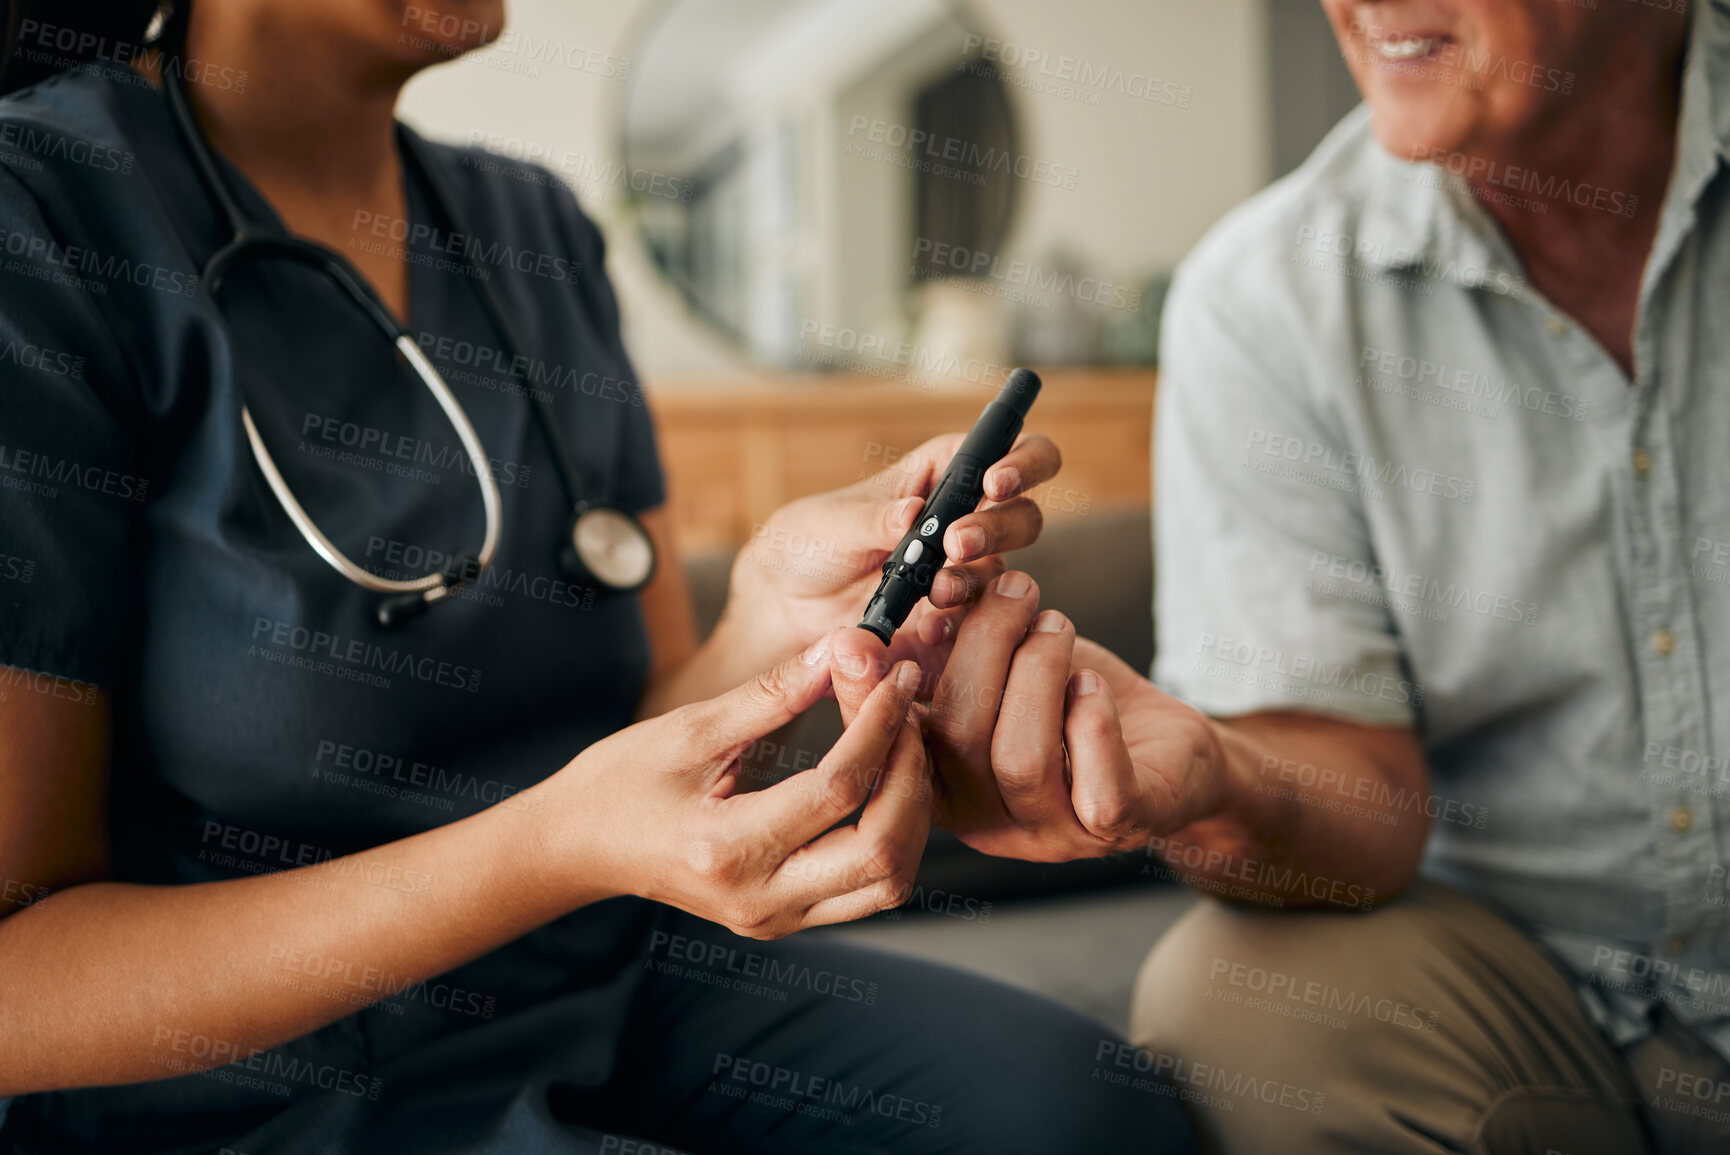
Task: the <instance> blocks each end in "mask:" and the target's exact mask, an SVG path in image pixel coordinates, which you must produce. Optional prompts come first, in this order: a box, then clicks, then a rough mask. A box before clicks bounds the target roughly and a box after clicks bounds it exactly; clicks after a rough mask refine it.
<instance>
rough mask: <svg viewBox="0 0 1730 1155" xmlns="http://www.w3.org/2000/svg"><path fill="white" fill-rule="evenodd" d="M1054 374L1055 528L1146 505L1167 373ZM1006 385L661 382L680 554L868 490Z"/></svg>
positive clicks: (1051, 494) (843, 379)
mask: <svg viewBox="0 0 1730 1155" xmlns="http://www.w3.org/2000/svg"><path fill="white" fill-rule="evenodd" d="M1042 377H1043V378H1044V381H1045V388H1044V390H1043V391H1042V392H1041V394H1040V396H1039V401H1038V404H1036V405H1035V406H1034V408H1033V412H1032V414H1031V415H1030V416H1029V419H1028V423H1027V429H1028V431H1029V432H1038V433H1043V434H1045V435H1046V436H1048V437H1050V438H1051V439H1052V440H1053V441H1055V442H1056V443H1057V445H1058V448H1059V449H1061V450H1062V451H1063V460H1064V464H1063V471H1062V473H1061V474H1059V475H1058V477H1057V478H1056V480H1055V481H1053V482H1051V483H1050V484H1048V485H1046V486H1042V487H1041V489H1040V490H1039V491H1037V492H1036V494H1035V496H1036V499H1037V500H1038V501H1039V502H1040V504H1041V506H1042V508H1043V510H1044V512H1045V516H1046V520H1047V522H1048V523H1056V522H1061V521H1063V520H1066V519H1068V518H1073V517H1082V516H1087V515H1089V514H1092V513H1096V512H1102V511H1105V510H1112V509H1125V508H1139V507H1144V506H1146V505H1147V504H1148V503H1149V500H1150V497H1151V477H1150V469H1151V457H1150V451H1151V444H1152V437H1153V398H1154V390H1155V387H1156V383H1157V376H1156V374H1155V373H1153V372H1152V371H1149V370H1092V369H1086V370H1066V371H1065V370H1059V371H1053V372H1050V373H1046V374H1042ZM996 387H997V383H995V382H994V383H992V384H990V385H983V384H981V385H971V384H958V385H943V386H940V387H937V388H924V387H921V386H918V385H912V384H905V383H901V382H885V381H880V380H877V379H875V378H871V377H864V376H859V377H854V376H848V375H843V374H833V375H819V376H800V377H775V378H768V379H763V380H758V381H751V382H747V383H738V382H729V383H714V382H704V381H693V380H678V379H668V380H662V381H656V382H651V383H649V385H648V389H647V395H648V401H649V406H650V408H651V409H652V410H653V411H654V415H655V421H656V426H657V429H658V432H659V437H660V449H661V461H662V464H663V465H664V467H665V469H666V472H667V484H668V503H669V506H670V508H671V510H672V514H673V525H674V532H675V534H676V535H677V539H678V541H679V544H680V549H681V550H682V552H684V553H686V554H698V553H710V552H730V551H733V550H736V549H737V548H738V547H739V546H740V545H741V544H743V543H744V542H745V541H746V540H748V539H749V538H750V536H751V534H752V532H753V530H754V529H755V528H756V527H757V526H759V525H761V524H762V523H763V521H764V519H766V518H767V517H768V516H769V515H770V514H771V513H773V512H774V511H775V510H776V509H778V508H780V507H781V506H782V505H785V504H786V503H787V502H789V501H793V500H795V499H797V498H800V497H804V496H806V495H808V494H812V493H820V492H823V491H824V490H829V489H838V488H840V487H842V486H847V485H852V484H853V483H855V482H857V481H861V480H863V479H865V478H867V477H869V476H871V475H872V474H874V473H877V472H878V471H879V470H881V469H883V468H885V467H886V466H888V465H891V464H893V463H894V462H895V461H896V460H897V459H899V458H900V457H901V456H903V455H905V454H906V453H908V452H909V451H911V450H913V449H915V448H917V447H918V446H919V445H920V444H922V443H923V442H925V441H926V440H928V439H929V438H931V437H935V436H937V435H938V434H941V433H951V432H955V433H961V432H965V431H966V430H967V428H968V427H969V426H970V425H971V424H972V423H973V421H974V419H975V418H977V417H978V415H979V410H980V409H981V408H982V407H983V406H984V405H985V403H986V402H987V401H989V400H991V398H992V396H993V395H994V394H995V392H996Z"/></svg>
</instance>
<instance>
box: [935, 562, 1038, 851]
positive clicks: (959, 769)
mask: <svg viewBox="0 0 1730 1155" xmlns="http://www.w3.org/2000/svg"><path fill="white" fill-rule="evenodd" d="M1038 608H1039V589H1038V587H1037V586H1035V585H1034V584H1033V579H1032V578H1030V577H1028V576H1027V575H1026V574H1024V573H1021V572H1020V571H1018V570H1011V571H1009V572H1008V573H1006V574H1004V575H1003V576H1002V577H1000V578H998V579H997V581H996V582H994V583H993V584H992V587H991V589H990V590H989V591H987V593H986V594H985V596H984V597H983V598H981V599H980V600H979V604H978V605H976V606H975V607H973V609H972V611H971V612H969V613H968V615H967V617H966V619H965V620H964V621H963V622H962V623H961V630H960V632H959V633H958V634H957V636H956V640H955V648H954V649H953V650H951V651H950V654H949V661H948V663H947V664H946V665H945V666H944V669H943V677H942V678H941V679H939V680H938V683H937V692H936V694H935V695H934V696H933V697H932V700H931V711H930V715H929V722H928V726H927V729H928V730H929V731H930V732H931V734H932V741H933V742H934V743H936V744H938V745H939V746H940V748H941V750H942V752H943V753H944V754H946V755H949V756H947V757H942V758H940V759H939V767H940V770H941V773H942V775H943V789H944V791H945V792H946V794H947V795H948V804H949V806H950V807H951V809H956V810H959V811H961V812H964V813H970V814H974V815H977V816H981V817H989V816H991V815H1003V814H1004V813H1005V812H1004V810H1003V803H1002V799H1001V797H1000V796H999V794H998V791H997V783H996V780H995V779H994V778H993V777H992V775H991V757H990V754H991V733H992V731H993V730H994V729H995V728H996V725H997V705H998V700H999V698H1000V697H1001V696H1002V693H1003V684H1004V682H1005V681H1006V680H1007V678H1008V676H1009V663H1010V660H1011V658H1012V657H1013V656H1014V653H1015V649H1016V647H1017V646H1019V645H1020V644H1021V642H1022V639H1023V638H1025V637H1026V635H1027V627H1028V625H1029V624H1031V622H1032V621H1033V615H1034V613H1035V612H1036V611H1037V610H1038Z"/></svg>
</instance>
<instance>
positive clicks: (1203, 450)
mask: <svg viewBox="0 0 1730 1155" xmlns="http://www.w3.org/2000/svg"><path fill="white" fill-rule="evenodd" d="M1241 288H1242V286H1241V285H1237V286H1233V287H1232V288H1229V289H1228V288H1227V286H1226V284H1225V282H1224V279H1223V278H1220V277H1217V276H1213V277H1210V276H1208V275H1207V272H1206V270H1201V271H1192V270H1188V269H1186V270H1184V271H1182V272H1180V274H1179V277H1178V279H1177V282H1176V283H1175V284H1174V286H1173V289H1172V294H1171V297H1170V300H1169V303H1168V305H1167V309H1166V315H1165V319H1164V323H1163V324H1162V327H1161V328H1162V331H1163V333H1164V334H1165V335H1166V336H1165V348H1164V350H1163V355H1162V358H1161V369H1160V388H1159V402H1158V412H1157V423H1156V429H1157V432H1156V435H1155V446H1154V460H1155V490H1154V492H1155V516H1154V530H1155V542H1156V550H1155V556H1156V559H1157V570H1158V572H1157V582H1156V586H1155V589H1156V591H1157V592H1156V595H1155V599H1154V600H1155V617H1156V621H1157V625H1158V639H1159V653H1158V656H1157V658H1156V659H1155V663H1154V680H1155V681H1156V682H1157V683H1158V684H1159V685H1160V687H1161V688H1162V689H1164V690H1166V691H1167V692H1168V693H1171V694H1173V695H1175V696H1177V697H1179V698H1182V699H1183V700H1185V701H1187V702H1190V703H1191V704H1193V705H1195V706H1196V707H1198V708H1199V709H1201V710H1203V711H1205V712H1207V713H1209V714H1213V715H1217V716H1233V715H1240V714H1247V713H1253V712H1256V711H1262V710H1303V711H1309V712H1315V713H1324V714H1330V715H1335V716H1340V717H1344V718H1348V719H1352V720H1356V721H1362V722H1368V723H1377V724H1388V725H1398V724H1416V723H1417V720H1418V717H1419V711H1420V709H1421V706H1422V698H1421V693H1420V692H1419V690H1418V688H1417V687H1416V686H1415V685H1414V684H1413V682H1412V680H1411V678H1410V675H1409V672H1408V671H1407V669H1406V666H1405V662H1404V661H1403V659H1402V655H1401V649H1400V645H1399V639H1398V636H1397V631H1396V629H1395V626H1394V623H1393V621H1392V620H1391V618H1390V616H1389V614H1388V611H1387V608H1386V606H1385V605H1384V604H1380V601H1379V599H1377V598H1375V597H1374V595H1373V591H1375V590H1377V589H1379V588H1380V587H1379V585H1378V584H1377V583H1375V582H1368V583H1366V582H1364V581H1363V580H1362V576H1361V575H1363V574H1365V573H1374V572H1375V571H1374V569H1373V567H1374V564H1375V556H1374V550H1373V548H1372V543H1371V538H1370V533H1369V527H1368V524H1367V522H1366V519H1365V517H1364V509H1363V501H1364V497H1363V494H1364V491H1365V482H1364V479H1363V478H1362V477H1361V476H1360V475H1359V473H1358V467H1359V462H1360V460H1361V456H1360V455H1359V454H1357V453H1355V452H1354V451H1353V448H1352V446H1351V445H1349V444H1348V443H1347V438H1346V436H1345V435H1344V434H1343V433H1342V431H1341V429H1340V428H1338V426H1339V424H1340V423H1339V422H1338V421H1337V420H1335V419H1334V415H1333V414H1332V413H1331V412H1330V411H1329V409H1328V406H1327V405H1326V401H1325V393H1324V390H1325V388H1326V387H1328V386H1329V385H1332V386H1334V387H1345V386H1347V385H1349V383H1348V382H1331V383H1329V382H1314V381H1309V380H1306V375H1305V371H1304V363H1305V358H1304V357H1303V349H1302V348H1301V345H1300V344H1299V342H1300V341H1301V340H1302V338H1301V336H1298V335H1297V334H1298V333H1300V332H1301V330H1300V328H1299V326H1297V325H1295V324H1294V323H1293V322H1292V320H1291V318H1290V317H1288V316H1285V315H1283V314H1282V311H1281V309H1280V308H1278V307H1277V303H1276V302H1274V301H1271V300H1270V301H1268V302H1266V307H1265V308H1264V309H1262V310H1258V309H1256V308H1255V307H1254V303H1253V302H1252V301H1246V300H1244V299H1243V297H1244V294H1243V293H1242V292H1241ZM1258 314H1261V315H1258ZM1342 574H1351V575H1355V580H1350V581H1343V580H1337V579H1338V578H1339V576H1340V575H1342ZM1366 591H1370V596H1368V597H1366V596H1365V593H1366ZM1350 595H1356V596H1355V597H1353V596H1350Z"/></svg>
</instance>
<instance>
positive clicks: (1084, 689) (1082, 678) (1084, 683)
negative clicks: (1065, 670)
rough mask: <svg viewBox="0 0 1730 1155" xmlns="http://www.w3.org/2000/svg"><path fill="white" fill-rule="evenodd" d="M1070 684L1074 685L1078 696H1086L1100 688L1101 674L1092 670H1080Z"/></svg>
mask: <svg viewBox="0 0 1730 1155" xmlns="http://www.w3.org/2000/svg"><path fill="white" fill-rule="evenodd" d="M1069 684H1070V685H1071V686H1072V687H1074V689H1075V696H1076V697H1077V698H1085V697H1087V695H1089V694H1091V693H1093V692H1094V691H1095V690H1097V689H1099V675H1098V674H1096V673H1094V672H1093V671H1092V670H1078V671H1076V674H1075V677H1073V678H1071V679H1070V680H1069Z"/></svg>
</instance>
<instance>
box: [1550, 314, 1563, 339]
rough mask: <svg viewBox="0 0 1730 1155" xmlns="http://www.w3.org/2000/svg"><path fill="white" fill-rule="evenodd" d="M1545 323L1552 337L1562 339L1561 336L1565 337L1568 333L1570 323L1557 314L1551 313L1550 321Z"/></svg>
mask: <svg viewBox="0 0 1730 1155" xmlns="http://www.w3.org/2000/svg"><path fill="white" fill-rule="evenodd" d="M1545 323H1546V324H1547V325H1548V326H1549V328H1550V335H1551V336H1554V337H1560V336H1563V335H1565V334H1566V333H1567V332H1568V322H1566V321H1564V320H1563V319H1562V318H1561V317H1560V316H1559V315H1558V314H1556V313H1551V314H1550V319H1549V320H1548V321H1547V322H1545Z"/></svg>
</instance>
